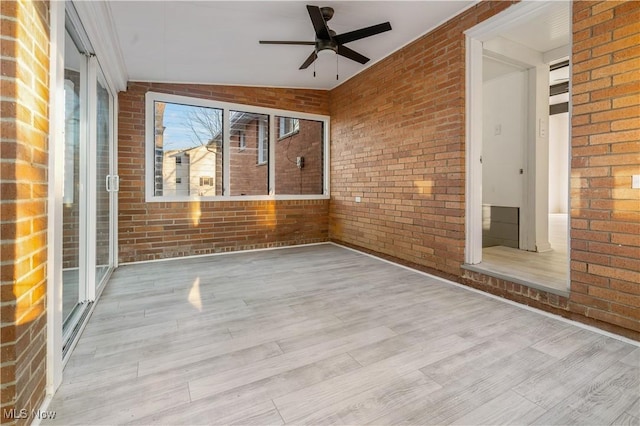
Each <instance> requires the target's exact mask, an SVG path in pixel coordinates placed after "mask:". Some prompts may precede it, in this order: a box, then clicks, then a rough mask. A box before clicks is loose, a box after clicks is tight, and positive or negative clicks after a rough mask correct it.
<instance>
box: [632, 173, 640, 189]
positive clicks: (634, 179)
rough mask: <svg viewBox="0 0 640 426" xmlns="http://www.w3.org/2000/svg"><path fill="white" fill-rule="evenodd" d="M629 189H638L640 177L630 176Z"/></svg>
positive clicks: (639, 187)
mask: <svg viewBox="0 0 640 426" xmlns="http://www.w3.org/2000/svg"><path fill="white" fill-rule="evenodd" d="M631 188H633V189H640V175H633V176H631Z"/></svg>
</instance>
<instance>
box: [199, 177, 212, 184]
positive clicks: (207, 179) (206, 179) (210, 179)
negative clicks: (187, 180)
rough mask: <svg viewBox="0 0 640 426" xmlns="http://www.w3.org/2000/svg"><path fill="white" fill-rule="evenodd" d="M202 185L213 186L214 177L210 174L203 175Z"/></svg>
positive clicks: (201, 178)
mask: <svg viewBox="0 0 640 426" xmlns="http://www.w3.org/2000/svg"><path fill="white" fill-rule="evenodd" d="M200 186H213V178H212V177H210V176H201V177H200Z"/></svg>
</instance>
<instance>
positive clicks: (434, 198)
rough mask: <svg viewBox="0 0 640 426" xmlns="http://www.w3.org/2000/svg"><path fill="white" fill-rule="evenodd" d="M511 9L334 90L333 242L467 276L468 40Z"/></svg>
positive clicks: (452, 26)
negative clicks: (463, 269)
mask: <svg viewBox="0 0 640 426" xmlns="http://www.w3.org/2000/svg"><path fill="white" fill-rule="evenodd" d="M510 4H511V2H481V3H479V4H478V5H476V6H474V7H472V8H471V9H469V10H467V11H466V12H464V13H462V14H461V15H459V16H457V17H455V18H454V19H452V20H450V21H449V22H447V23H446V24H444V25H442V26H441V27H439V28H438V29H436V30H434V31H432V32H430V33H429V34H427V35H425V36H424V37H422V38H420V39H419V40H417V41H415V42H413V43H412V44H410V45H409V46H407V47H405V48H403V49H401V50H399V51H398V52H396V53H394V54H393V55H391V56H390V57H388V58H386V59H384V60H383V61H381V62H379V63H378V64H376V65H374V66H373V67H371V68H369V69H367V70H365V71H364V72H362V73H361V74H359V75H357V76H356V77H354V78H352V79H351V80H349V81H347V82H346V83H344V84H342V85H341V86H339V87H338V88H336V89H334V90H332V91H331V139H332V144H331V208H330V215H331V220H330V236H331V238H332V239H334V240H337V241H341V242H346V243H349V244H353V245H356V246H359V247H363V248H366V249H370V250H375V251H377V252H379V253H382V254H386V255H393V256H395V257H397V258H401V259H404V260H407V261H410V262H413V263H415V264H417V265H423V266H426V267H429V268H433V269H434V270H438V271H443V272H446V273H449V274H453V275H456V276H459V275H460V265H461V264H462V263H463V262H464V242H465V241H464V214H465V210H464V208H465V206H464V202H465V198H464V197H465V196H464V187H465V174H464V173H465V163H464V153H465V147H464V138H465V135H464V129H465V116H464V97H465V91H464V90H465V89H464V81H465V52H464V44H465V39H464V35H463V34H462V32H463V31H464V30H466V29H468V28H470V27H472V26H474V25H475V24H476V23H478V22H481V21H483V20H484V19H486V18H488V17H490V16H492V15H493V14H495V13H497V12H500V11H501V10H504V9H506V8H507V7H508V6H509V5H510ZM356 196H360V197H362V202H361V203H355V201H354V198H355V197H356Z"/></svg>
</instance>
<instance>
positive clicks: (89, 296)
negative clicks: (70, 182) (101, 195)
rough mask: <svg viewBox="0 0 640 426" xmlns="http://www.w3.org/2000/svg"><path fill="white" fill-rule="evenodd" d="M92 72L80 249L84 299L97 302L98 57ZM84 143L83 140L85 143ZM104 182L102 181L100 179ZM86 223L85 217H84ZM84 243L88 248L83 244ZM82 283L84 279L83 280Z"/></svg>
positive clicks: (91, 62)
mask: <svg viewBox="0 0 640 426" xmlns="http://www.w3.org/2000/svg"><path fill="white" fill-rule="evenodd" d="M88 64H89V71H88V73H87V82H88V92H87V94H88V97H87V101H88V102H87V103H88V115H89V117H88V120H87V124H88V128H89V133H88V135H87V138H86V139H85V141H86V142H85V144H84V145H87V149H86V155H85V156H82V158H81V160H80V161H81V163H80V164H81V166H82V160H85V161H86V162H85V167H84V170H85V173H86V174H85V177H86V180H85V181H84V182H85V185H86V191H85V205H86V210H85V212H86V216H84V217H85V220H84V228H85V239H83V238H82V237H81V238H80V249H81V250H82V251H83V252H85V253H86V263H85V265H84V267H85V270H86V272H85V273H86V275H85V278H86V281H85V287H86V288H85V295H84V298H81V300H90V301H93V300H95V298H96V218H97V196H98V182H96V180H97V177H96V171H97V153H96V151H97V141H98V123H97V118H98V90H97V84H98V61H97V59H96V57H95V56H91V57H89V62H88ZM81 146H82V143H81ZM100 183H102V182H100ZM80 223H82V216H81V219H80ZM83 245H84V249H82V246H83ZM80 282H82V281H80Z"/></svg>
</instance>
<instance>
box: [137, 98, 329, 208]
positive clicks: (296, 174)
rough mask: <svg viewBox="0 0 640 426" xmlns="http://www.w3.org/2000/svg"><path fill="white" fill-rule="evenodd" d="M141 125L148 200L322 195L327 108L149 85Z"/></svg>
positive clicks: (324, 188)
mask: <svg viewBox="0 0 640 426" xmlns="http://www.w3.org/2000/svg"><path fill="white" fill-rule="evenodd" d="M145 133H146V158H147V159H146V200H147V201H152V202H153V201H167V200H170V201H189V200H192V199H196V198H197V197H203V198H204V199H211V200H227V199H253V200H260V199H273V198H275V199H317V198H327V197H328V173H327V171H328V142H327V140H328V139H327V138H328V134H329V118H328V117H326V116H321V115H315V114H304V113H297V112H291V111H283V110H276V109H271V108H263V107H255V106H250V105H238V104H230V103H226V102H214V101H209V100H205V99H199V98H191V97H186V96H177V95H169V94H161V93H154V92H148V93H147V95H146V132H145ZM275 140H279V141H280V142H279V143H277V144H275V143H272V142H273V141H275Z"/></svg>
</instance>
